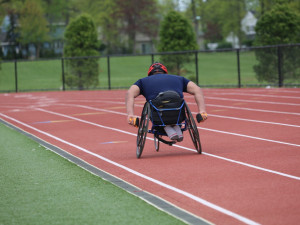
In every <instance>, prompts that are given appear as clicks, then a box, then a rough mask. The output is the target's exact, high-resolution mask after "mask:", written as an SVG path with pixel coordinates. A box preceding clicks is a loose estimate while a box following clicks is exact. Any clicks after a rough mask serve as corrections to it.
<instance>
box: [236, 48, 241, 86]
mask: <svg viewBox="0 0 300 225" xmlns="http://www.w3.org/2000/svg"><path fill="white" fill-rule="evenodd" d="M236 56H237V72H238V87H239V88H241V65H240V49H239V48H238V49H236Z"/></svg>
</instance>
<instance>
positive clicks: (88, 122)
mask: <svg viewBox="0 0 300 225" xmlns="http://www.w3.org/2000/svg"><path fill="white" fill-rule="evenodd" d="M37 110H39V111H43V112H46V113H50V114H54V115H58V116H62V117H66V118H69V119H73V120H77V121H79V122H83V123H87V124H90V125H93V126H97V127H101V128H105V129H109V130H113V131H117V132H121V133H125V134H129V135H132V136H136V134H135V133H131V132H128V131H124V130H121V129H117V128H113V127H108V126H104V125H100V124H97V123H93V122H90V121H86V120H82V119H78V118H76V117H72V116H68V115H65V114H61V113H57V112H52V111H49V110H45V109H40V108H37ZM147 139H149V140H152V141H153V140H154V139H153V138H150V137H147ZM280 144H282V143H280ZM173 146H175V147H177V148H181V149H185V150H188V151H194V152H195V151H196V150H195V149H191V148H187V147H184V146H180V145H173ZM299 147H300V146H299ZM202 154H205V155H209V156H212V157H215V158H218V159H223V160H225V161H229V162H234V163H236V164H239V165H243V166H247V167H250V168H255V169H258V170H261V171H265V172H269V173H273V174H277V175H280V176H284V177H288V178H292V179H295V180H300V177H297V176H293V175H290V174H286V173H281V172H278V171H275V170H269V169H266V168H263V167H259V166H255V165H251V164H248V163H243V162H240V161H236V160H232V159H228V158H225V157H221V156H217V155H213V154H209V153H205V152H202Z"/></svg>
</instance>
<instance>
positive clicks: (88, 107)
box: [40, 104, 300, 147]
mask: <svg viewBox="0 0 300 225" xmlns="http://www.w3.org/2000/svg"><path fill="white" fill-rule="evenodd" d="M69 105H70V104H69ZM71 106H75V107H80V108H86V109H92V110H96V111H103V112H109V113H115V114H119V115H124V116H126V115H127V114H126V113H121V112H117V111H112V110H106V109H99V108H95V107H90V106H83V105H71ZM40 110H42V109H40ZM193 114H196V113H193ZM198 129H202V130H209V131H213V132H218V133H224V134H231V135H235V136H240V137H245V138H251V139H256V140H260V141H268V142H273V143H277V144H284V145H291V146H296V147H300V145H298V144H293V143H288V142H282V141H276V140H272V139H266V138H260V137H254V136H249V135H244V134H238V133H232V132H227V131H221V130H215V129H209V128H203V127H198Z"/></svg>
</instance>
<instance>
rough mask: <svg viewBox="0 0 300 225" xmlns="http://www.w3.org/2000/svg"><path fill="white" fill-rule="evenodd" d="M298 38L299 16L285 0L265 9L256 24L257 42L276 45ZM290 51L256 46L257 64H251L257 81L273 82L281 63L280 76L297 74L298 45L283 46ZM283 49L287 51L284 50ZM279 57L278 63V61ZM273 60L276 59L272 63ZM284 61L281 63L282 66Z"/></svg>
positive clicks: (299, 63)
mask: <svg viewBox="0 0 300 225" xmlns="http://www.w3.org/2000/svg"><path fill="white" fill-rule="evenodd" d="M299 42H300V16H299V14H297V13H296V12H294V11H293V10H292V9H291V8H290V7H288V5H287V4H283V3H278V4H277V5H275V6H274V7H273V8H272V10H270V11H268V12H266V13H265V14H264V15H263V16H262V17H261V19H260V20H259V21H258V22H257V25H256V40H255V44H256V45H279V44H290V43H299ZM286 49H288V50H289V52H283V51H282V50H281V48H278V51H275V52H274V51H269V50H265V51H264V50H256V52H255V53H256V58H257V60H258V61H259V64H258V65H255V66H254V70H255V72H256V76H257V78H258V80H259V81H263V80H265V81H268V82H275V81H277V80H278V76H277V75H276V74H277V73H276V71H277V69H278V66H280V67H281V69H282V71H281V73H282V76H283V77H282V78H281V79H282V80H281V82H283V80H284V79H288V78H292V79H295V78H299V77H300V54H299V52H300V51H299V49H297V48H293V49H290V48H286ZM285 53H286V54H285ZM278 57H279V58H280V63H281V65H278ZM274 62H275V63H274ZM282 65H284V67H282Z"/></svg>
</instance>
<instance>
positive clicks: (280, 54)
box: [277, 46, 283, 87]
mask: <svg viewBox="0 0 300 225" xmlns="http://www.w3.org/2000/svg"><path fill="white" fill-rule="evenodd" d="M277 58H278V86H279V87H282V86H283V79H282V71H281V61H282V52H281V48H280V46H277Z"/></svg>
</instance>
